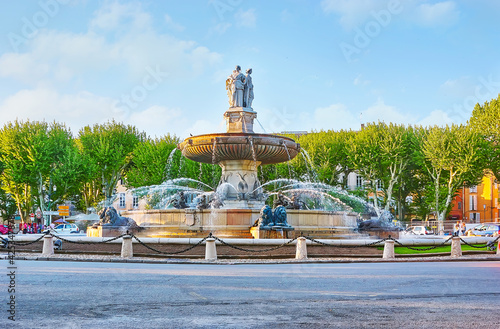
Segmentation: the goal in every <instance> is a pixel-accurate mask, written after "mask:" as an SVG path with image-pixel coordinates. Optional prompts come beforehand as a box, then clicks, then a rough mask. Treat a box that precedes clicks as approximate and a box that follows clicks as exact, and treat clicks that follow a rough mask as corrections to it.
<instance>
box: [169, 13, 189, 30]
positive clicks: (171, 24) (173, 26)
mask: <svg viewBox="0 0 500 329" xmlns="http://www.w3.org/2000/svg"><path fill="white" fill-rule="evenodd" d="M165 22H166V23H167V26H169V27H170V28H171V29H172V30H175V31H177V32H182V31H184V29H185V27H184V26H182V25H180V24H177V23H176V22H174V20H173V19H172V17H170V16H169V15H167V14H165Z"/></svg>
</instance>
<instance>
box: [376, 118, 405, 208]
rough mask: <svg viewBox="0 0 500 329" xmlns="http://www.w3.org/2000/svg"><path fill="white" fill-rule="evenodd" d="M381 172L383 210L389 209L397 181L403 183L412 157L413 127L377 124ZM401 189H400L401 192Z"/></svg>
mask: <svg viewBox="0 0 500 329" xmlns="http://www.w3.org/2000/svg"><path fill="white" fill-rule="evenodd" d="M378 132H379V134H378V137H379V138H378V140H377V142H378V144H379V145H380V157H381V162H382V166H381V170H382V171H381V174H382V177H380V179H382V181H383V182H384V187H385V189H384V192H385V193H384V194H385V199H386V202H385V210H387V211H388V210H389V208H390V205H391V203H392V199H393V191H394V188H395V187H396V185H397V183H398V182H400V183H401V184H404V182H403V181H402V180H401V178H402V175H403V174H404V173H405V172H406V171H407V170H408V169H409V165H410V163H411V158H412V140H411V139H412V137H413V133H412V132H413V129H412V128H411V127H410V128H406V127H405V126H403V125H395V124H392V123H390V124H388V125H387V124H385V123H379V124H378ZM401 191H402V190H400V192H401Z"/></svg>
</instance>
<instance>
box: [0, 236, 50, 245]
mask: <svg viewBox="0 0 500 329" xmlns="http://www.w3.org/2000/svg"><path fill="white" fill-rule="evenodd" d="M46 235H47V233H43V234H42V236H41V237H39V238H38V239H36V240H33V241H30V242H17V241H14V240H9V239H7V240H6V242H7V243H8V244H11V245H14V246H28V245H30V244H34V243H37V242H39V241H40V240H42V239H43V238H44V237H45V236H46ZM2 240H3V238H2Z"/></svg>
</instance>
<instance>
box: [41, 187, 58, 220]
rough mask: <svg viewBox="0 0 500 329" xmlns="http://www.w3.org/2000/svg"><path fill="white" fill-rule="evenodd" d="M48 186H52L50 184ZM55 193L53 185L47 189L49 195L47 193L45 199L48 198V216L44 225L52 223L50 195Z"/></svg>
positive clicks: (55, 188) (55, 189)
mask: <svg viewBox="0 0 500 329" xmlns="http://www.w3.org/2000/svg"><path fill="white" fill-rule="evenodd" d="M50 185H52V182H51V183H50ZM43 190H44V191H45V186H44V187H43ZM56 191H57V187H56V186H55V185H52V188H50V187H49V193H47V197H48V200H47V202H48V204H49V205H48V213H49V215H48V216H47V217H46V219H45V225H47V226H48V225H50V223H52V213H50V211H51V210H50V208H51V203H52V195H53V194H54V193H55V192H56Z"/></svg>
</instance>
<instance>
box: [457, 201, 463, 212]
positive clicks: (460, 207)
mask: <svg viewBox="0 0 500 329" xmlns="http://www.w3.org/2000/svg"><path fill="white" fill-rule="evenodd" d="M457 207H458V209H459V210H461V209H462V202H461V201H459V202H458V204H457Z"/></svg>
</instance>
